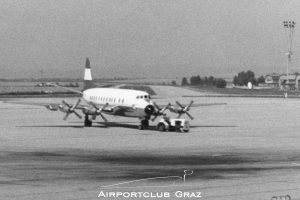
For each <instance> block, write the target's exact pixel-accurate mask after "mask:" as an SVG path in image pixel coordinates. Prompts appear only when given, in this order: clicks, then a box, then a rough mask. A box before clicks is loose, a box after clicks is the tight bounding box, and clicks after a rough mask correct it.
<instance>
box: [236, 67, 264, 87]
mask: <svg viewBox="0 0 300 200" xmlns="http://www.w3.org/2000/svg"><path fill="white" fill-rule="evenodd" d="M249 82H251V83H252V84H253V85H258V84H259V83H264V82H265V78H264V76H260V77H259V78H255V74H254V72H253V71H251V70H248V71H246V72H245V71H242V72H240V73H238V75H236V76H234V77H233V84H234V85H238V86H242V85H247V84H248V83H249Z"/></svg>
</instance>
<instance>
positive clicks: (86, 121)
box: [84, 115, 93, 127]
mask: <svg viewBox="0 0 300 200" xmlns="http://www.w3.org/2000/svg"><path fill="white" fill-rule="evenodd" d="M92 124H93V122H92V120H89V116H88V115H86V116H85V119H84V126H85V127H90V126H92Z"/></svg>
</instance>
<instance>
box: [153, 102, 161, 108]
mask: <svg viewBox="0 0 300 200" xmlns="http://www.w3.org/2000/svg"><path fill="white" fill-rule="evenodd" d="M153 105H154V107H155V108H156V109H157V110H160V108H159V107H158V105H157V104H156V103H155V102H153Z"/></svg>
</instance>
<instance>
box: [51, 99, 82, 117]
mask: <svg viewBox="0 0 300 200" xmlns="http://www.w3.org/2000/svg"><path fill="white" fill-rule="evenodd" d="M80 101H81V100H80V99H78V100H77V102H76V103H75V104H74V105H73V106H72V105H70V104H69V103H67V102H66V101H65V100H63V101H62V104H63V105H58V106H54V105H48V106H46V108H47V109H49V110H52V111H56V110H60V111H61V112H63V113H66V115H65V117H64V120H66V119H67V118H68V116H69V115H70V114H72V113H74V114H75V115H76V116H77V117H78V118H79V119H81V118H82V116H81V115H80V114H79V113H78V112H77V111H76V108H77V106H78V105H79V103H80Z"/></svg>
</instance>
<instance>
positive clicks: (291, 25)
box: [283, 21, 296, 98]
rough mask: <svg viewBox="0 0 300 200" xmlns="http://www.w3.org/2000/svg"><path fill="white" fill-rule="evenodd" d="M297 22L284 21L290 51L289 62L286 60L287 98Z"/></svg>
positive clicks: (288, 53) (288, 54)
mask: <svg viewBox="0 0 300 200" xmlns="http://www.w3.org/2000/svg"><path fill="white" fill-rule="evenodd" d="M295 25H296V23H295V22H294V21H283V27H284V29H285V33H286V35H287V49H288V52H287V53H286V55H287V62H286V82H285V89H286V92H285V98H287V91H288V87H287V85H288V83H289V78H288V76H289V65H290V62H291V59H292V55H293V52H292V45H293V37H294V29H295Z"/></svg>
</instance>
